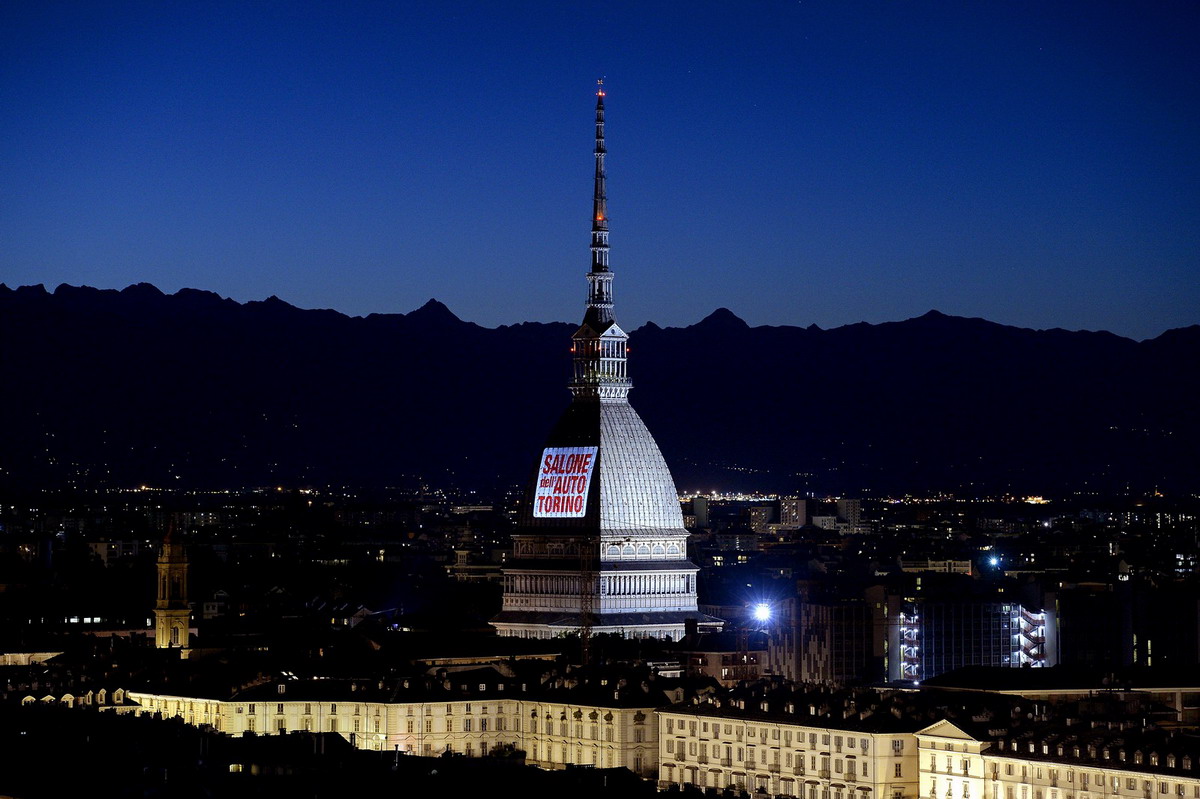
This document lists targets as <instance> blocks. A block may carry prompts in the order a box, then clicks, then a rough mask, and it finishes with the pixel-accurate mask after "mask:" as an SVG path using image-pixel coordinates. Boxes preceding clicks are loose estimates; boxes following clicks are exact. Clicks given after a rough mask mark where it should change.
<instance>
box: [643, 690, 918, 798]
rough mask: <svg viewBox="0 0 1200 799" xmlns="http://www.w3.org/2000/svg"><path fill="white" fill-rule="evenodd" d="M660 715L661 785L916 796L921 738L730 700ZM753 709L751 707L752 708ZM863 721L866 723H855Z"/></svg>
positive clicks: (804, 794) (827, 795)
mask: <svg viewBox="0 0 1200 799" xmlns="http://www.w3.org/2000/svg"><path fill="white" fill-rule="evenodd" d="M721 705H722V706H721V707H719V708H714V707H712V706H711V705H701V706H696V707H692V708H682V707H681V708H668V709H664V710H661V711H660V712H659V714H658V724H659V731H658V734H659V740H660V742H661V750H662V751H661V754H660V763H659V771H658V780H659V787H660V788H662V789H666V788H668V787H669V786H671V785H678V786H680V787H682V786H684V785H695V786H696V787H698V788H702V789H706V788H715V789H717V790H724V789H726V788H731V789H733V790H735V791H746V792H749V793H752V794H759V793H762V794H767V795H771V796H794V797H799V799H916V796H917V786H918V775H917V757H916V746H915V743H916V742H915V740H914V739H913V736H912V734H911V733H907V732H881V731H872V730H871V729H870V728H869V727H867V728H863V727H862V726H861V725H856V724H854V723H852V722H846V723H844V724H842V725H840V726H839V724H838V723H837V722H835V721H834V720H832V719H829V718H812V717H811V716H810V715H809V714H806V713H805V712H804V711H805V710H806V708H803V707H797V706H796V705H793V704H785V705H784V706H782V707H778V706H775V705H774V704H772V703H769V702H767V701H766V700H761V704H760V705H759V706H757V707H756V706H755V702H754V700H750V699H729V700H724V701H723V702H722V703H721ZM747 711H749V712H748V713H747ZM856 726H858V727H859V729H855V727H856Z"/></svg>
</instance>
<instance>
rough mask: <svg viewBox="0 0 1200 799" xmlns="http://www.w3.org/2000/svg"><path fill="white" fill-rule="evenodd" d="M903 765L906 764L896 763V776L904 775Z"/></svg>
mask: <svg viewBox="0 0 1200 799" xmlns="http://www.w3.org/2000/svg"><path fill="white" fill-rule="evenodd" d="M903 766H904V764H903V763H897V764H896V773H895V775H894V776H896V777H900V776H903V775H902V774H901V773H900V770H901V768H903Z"/></svg>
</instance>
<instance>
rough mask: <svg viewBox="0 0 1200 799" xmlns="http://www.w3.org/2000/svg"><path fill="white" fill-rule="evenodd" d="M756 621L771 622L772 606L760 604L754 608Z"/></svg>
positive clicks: (764, 603)
mask: <svg viewBox="0 0 1200 799" xmlns="http://www.w3.org/2000/svg"><path fill="white" fill-rule="evenodd" d="M753 613H754V620H755V621H757V622H766V621H770V620H771V606H770V605H768V604H767V603H766V602H759V603H758V604H757V605H755V606H754V611H753Z"/></svg>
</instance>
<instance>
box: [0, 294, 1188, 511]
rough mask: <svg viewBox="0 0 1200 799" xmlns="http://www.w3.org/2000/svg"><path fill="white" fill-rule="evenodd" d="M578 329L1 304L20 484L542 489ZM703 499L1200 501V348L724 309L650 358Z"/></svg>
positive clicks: (653, 425) (153, 306)
mask: <svg viewBox="0 0 1200 799" xmlns="http://www.w3.org/2000/svg"><path fill="white" fill-rule="evenodd" d="M574 329H575V325H574V324H571V323H550V324H543V323H532V322H527V323H522V324H516V325H506V326H502V327H498V328H494V329H492V328H484V327H481V326H479V325H476V324H474V323H471V322H466V321H463V320H461V319H459V318H458V317H457V316H455V315H454V313H453V312H451V311H450V309H448V308H447V307H446V306H445V305H443V304H442V303H440V302H438V301H436V300H430V301H429V302H428V303H426V304H425V305H424V306H422V307H421V308H419V309H417V310H414V311H412V312H410V313H407V314H372V315H370V316H367V317H349V316H346V315H344V314H341V313H338V312H336V311H331V310H302V309H299V308H295V307H294V306H292V305H289V304H288V303H286V302H284V301H282V300H280V299H278V298H276V297H270V298H268V299H266V300H263V301H261V302H247V303H238V302H235V301H233V300H229V299H223V298H221V297H220V296H218V295H216V294H214V293H212V292H208V291H200V290H195V289H183V290H180V291H179V292H177V293H175V294H169V295H168V294H164V293H162V292H161V291H159V290H158V289H157V288H155V287H154V286H152V285H149V284H145V283H140V284H137V285H134V286H129V287H128V288H126V289H123V290H120V291H116V290H100V289H93V288H87V287H74V286H67V285H63V286H59V287H58V288H56V289H55V290H54V291H53V292H48V291H46V289H45V288H44V287H43V286H26V287H21V288H17V289H10V288H8V287H7V286H4V285H3V284H0V373H2V374H3V375H4V381H3V385H4V387H3V390H2V391H0V411H2V413H3V420H4V421H3V432H2V433H0V436H2V438H0V483H2V484H3V485H6V486H10V487H27V488H28V487H33V488H40V487H65V486H83V487H106V486H108V487H117V486H129V485H138V484H149V485H156V486H181V487H198V488H203V487H237V486H254V485H275V484H286V485H296V484H314V485H325V484H348V485H363V486H404V485H414V484H420V483H422V482H425V483H431V484H434V485H441V484H454V485H458V486H461V487H466V488H475V489H480V490H492V489H494V488H497V487H503V486H506V485H510V484H512V483H516V482H519V481H520V480H521V479H523V477H524V475H525V474H526V472H527V470H528V468H529V465H530V464H531V463H532V462H533V461H534V459H535V458H536V457H537V455H538V448H539V447H540V445H541V441H542V440H543V438H544V437H545V435H546V433H547V431H548V430H549V428H550V426H551V425H552V424H553V422H554V420H555V419H556V418H557V417H558V415H559V414H560V413H561V411H562V409H563V408H564V407H565V406H566V405H567V403H568V402H569V401H570V395H569V393H568V391H567V388H566V386H567V381H568V379H569V375H570V368H571V367H570V352H569V349H570V335H571V332H572V331H573V330H574ZM630 346H631V355H630V373H631V376H632V379H633V384H634V390H633V393H632V394H631V397H630V400H631V402H632V403H633V404H634V406H635V407H636V408H637V409H638V411H639V413H640V414H641V415H642V417H643V418H644V419H645V421H646V423H647V424H648V426H649V427H650V430H651V432H653V433H654V435H655V437H656V439H657V440H658V442H659V445H660V446H661V447H662V450H663V453H664V455H665V456H666V458H667V462H668V463H669V464H670V466H671V468H672V471H673V472H674V474H675V477H676V482H677V483H678V484H679V488H680V489H681V490H689V489H703V490H708V489H712V488H717V489H747V488H761V489H766V490H778V491H799V490H813V491H830V492H837V493H842V494H859V493H862V492H866V491H870V492H901V491H913V492H923V491H932V490H947V491H957V492H975V493H980V494H982V493H997V492H1001V491H1013V492H1017V493H1020V492H1028V493H1041V492H1051V491H1083V492H1088V491H1108V490H1117V489H1124V488H1127V487H1129V488H1132V489H1134V490H1146V489H1151V488H1155V487H1158V488H1164V489H1176V490H1178V489H1187V490H1194V489H1195V487H1196V485H1197V484H1198V482H1200V479H1198V478H1200V459H1197V458H1196V457H1195V453H1196V452H1197V451H1200V420H1198V417H1200V412H1198V410H1197V408H1198V407H1200V403H1198V402H1197V401H1196V399H1195V398H1196V397H1197V396H1198V389H1200V385H1198V384H1200V376H1198V370H1196V369H1195V364H1196V363H1200V326H1192V327H1188V328H1181V329H1177V330H1170V331H1167V332H1166V333H1164V334H1162V335H1161V336H1159V337H1157V338H1154V339H1150V340H1147V341H1142V342H1137V341H1133V340H1131V339H1126V338H1122V337H1120V336H1116V335H1113V334H1111V333H1104V332H1078V331H1066V330H1057V329H1056V330H1028V329H1023V328H1017V327H1010V326H1005V325H1000V324H996V323H993V322H989V321H986V320H983V319H967V318H961V317H954V316H947V315H945V314H942V313H938V312H937V311H930V312H929V313H927V314H924V315H923V316H919V317H916V318H914V319H908V320H905V321H902V322H889V323H884V324H877V325H871V324H866V323H858V324H852V325H846V326H843V327H838V328H833V329H830V330H822V329H821V328H819V327H816V326H815V325H813V326H809V327H806V328H801V327H789V326H763V327H750V326H749V325H747V324H746V323H745V322H744V321H743V320H741V319H739V318H738V317H737V316H736V315H735V314H733V313H732V312H731V311H729V310H728V309H724V308H721V309H718V310H716V311H714V312H713V313H712V314H710V315H709V316H707V317H705V318H704V319H702V320H701V321H699V322H697V323H696V324H693V325H691V326H689V327H683V328H661V327H659V326H657V325H654V324H653V323H648V324H646V325H644V326H643V327H641V328H639V329H637V330H635V331H633V332H632V334H631V338H630Z"/></svg>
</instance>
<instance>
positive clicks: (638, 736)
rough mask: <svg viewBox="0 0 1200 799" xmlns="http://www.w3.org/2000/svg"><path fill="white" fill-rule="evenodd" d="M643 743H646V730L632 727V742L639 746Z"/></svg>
mask: <svg viewBox="0 0 1200 799" xmlns="http://www.w3.org/2000/svg"><path fill="white" fill-rule="evenodd" d="M645 741H646V730H645V729H643V728H641V727H634V728H633V742H634V743H639V744H640V743H645ZM638 768H639V769H640V768H641V767H640V766H639V767H638Z"/></svg>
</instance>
